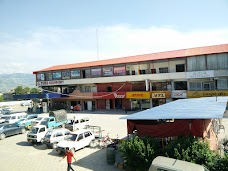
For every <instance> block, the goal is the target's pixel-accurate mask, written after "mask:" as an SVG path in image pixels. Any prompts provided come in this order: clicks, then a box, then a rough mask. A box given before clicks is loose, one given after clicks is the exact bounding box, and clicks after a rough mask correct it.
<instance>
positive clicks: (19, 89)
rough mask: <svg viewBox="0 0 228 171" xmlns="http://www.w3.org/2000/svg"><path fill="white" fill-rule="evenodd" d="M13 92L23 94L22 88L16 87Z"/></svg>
mask: <svg viewBox="0 0 228 171" xmlns="http://www.w3.org/2000/svg"><path fill="white" fill-rule="evenodd" d="M14 91H15V93H16V94H24V92H23V87H22V86H17V87H16V88H15V89H14Z"/></svg>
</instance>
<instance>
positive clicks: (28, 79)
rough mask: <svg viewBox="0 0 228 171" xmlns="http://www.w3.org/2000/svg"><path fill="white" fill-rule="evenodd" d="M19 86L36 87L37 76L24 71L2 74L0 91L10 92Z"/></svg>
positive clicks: (0, 75) (0, 76)
mask: <svg viewBox="0 0 228 171" xmlns="http://www.w3.org/2000/svg"><path fill="white" fill-rule="evenodd" d="M17 86H23V87H30V88H33V87H36V76H35V75H34V74H22V73H16V74H0V93H6V92H9V91H10V90H12V89H14V88H16V87H17Z"/></svg>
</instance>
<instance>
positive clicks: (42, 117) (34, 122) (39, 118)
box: [31, 116, 48, 127]
mask: <svg viewBox="0 0 228 171" xmlns="http://www.w3.org/2000/svg"><path fill="white" fill-rule="evenodd" d="M45 118H48V116H39V117H38V118H36V119H35V120H33V121H31V127H33V126H35V125H40V123H41V122H42V121H44V119H45Z"/></svg>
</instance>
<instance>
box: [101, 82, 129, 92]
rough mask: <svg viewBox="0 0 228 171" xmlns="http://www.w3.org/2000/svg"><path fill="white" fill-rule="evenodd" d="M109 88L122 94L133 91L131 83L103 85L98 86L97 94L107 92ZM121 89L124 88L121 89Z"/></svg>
mask: <svg viewBox="0 0 228 171" xmlns="http://www.w3.org/2000/svg"><path fill="white" fill-rule="evenodd" d="M123 84H124V86H123ZM108 86H111V87H112V91H116V90H118V91H121V92H126V91H132V86H131V83H103V84H97V92H107V87H108ZM122 86H123V87H122ZM120 87H122V88H121V89H120Z"/></svg>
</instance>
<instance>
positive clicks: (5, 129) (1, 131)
mask: <svg viewBox="0 0 228 171" xmlns="http://www.w3.org/2000/svg"><path fill="white" fill-rule="evenodd" d="M25 132H26V130H25V128H24V127H23V126H18V125H17V124H8V123H5V124H0V140H3V139H5V137H8V136H11V135H16V134H24V133H25Z"/></svg>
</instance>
